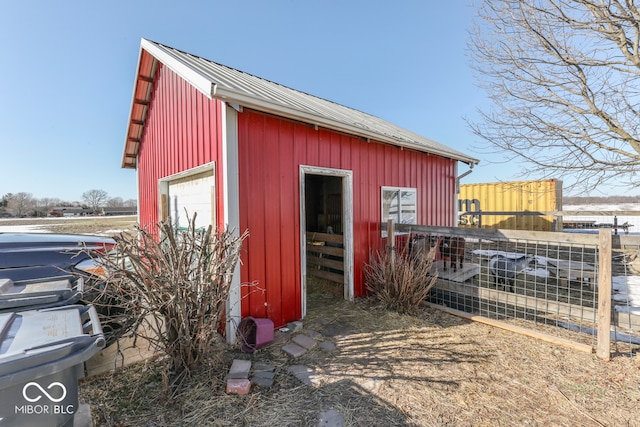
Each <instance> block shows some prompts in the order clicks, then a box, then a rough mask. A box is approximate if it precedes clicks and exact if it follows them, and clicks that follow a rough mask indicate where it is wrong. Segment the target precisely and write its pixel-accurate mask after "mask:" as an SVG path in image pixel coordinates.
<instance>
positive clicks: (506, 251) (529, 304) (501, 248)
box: [394, 225, 640, 354]
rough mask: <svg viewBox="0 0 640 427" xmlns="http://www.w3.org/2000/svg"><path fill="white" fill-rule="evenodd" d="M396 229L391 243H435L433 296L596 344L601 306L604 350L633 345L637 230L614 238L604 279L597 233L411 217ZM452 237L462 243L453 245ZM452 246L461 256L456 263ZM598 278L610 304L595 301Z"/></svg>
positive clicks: (638, 305) (630, 349) (637, 306)
mask: <svg viewBox="0 0 640 427" xmlns="http://www.w3.org/2000/svg"><path fill="white" fill-rule="evenodd" d="M395 230H396V234H395V236H394V242H395V246H397V247H399V246H402V245H407V246H408V247H409V250H410V251H411V252H413V253H418V251H417V250H416V249H417V248H419V247H420V246H423V245H429V246H431V247H433V246H437V253H438V256H437V260H436V262H435V263H434V273H437V274H438V284H437V285H436V287H435V288H434V289H432V291H431V294H430V302H431V303H433V304H437V305H439V306H445V307H447V308H449V309H453V310H458V311H461V312H464V313H469V314H472V315H474V316H481V317H482V318H486V319H492V320H496V321H500V322H502V323H504V324H508V325H511V326H513V327H514V328H515V327H517V328H525V329H527V330H530V331H532V333H535V334H540V335H541V336H543V335H544V336H545V337H555V338H556V339H558V340H562V341H566V342H571V343H574V344H575V345H576V346H583V347H585V348H590V349H596V347H597V346H598V342H597V334H598V326H599V323H600V327H601V328H600V329H601V330H602V325H603V324H604V322H603V320H602V319H603V317H602V316H603V310H606V313H605V314H604V316H608V318H609V319H610V320H611V330H610V338H611V348H610V351H611V352H614V353H623V354H636V353H638V352H639V349H640V301H638V299H640V295H639V293H640V292H639V290H640V285H638V283H640V276H638V275H636V274H639V273H640V259H639V258H640V257H638V247H639V246H638V242H640V240H638V238H639V237H640V236H636V239H635V240H634V239H631V240H629V239H628V238H627V237H631V236H618V237H617V238H616V239H615V240H614V241H613V242H614V243H613V246H614V250H613V252H612V255H611V264H610V271H609V267H608V265H609V264H606V263H605V264H604V265H605V266H607V267H606V269H605V270H606V271H605V275H606V277H608V278H609V279H606V280H603V279H602V278H601V277H599V276H600V274H601V271H600V269H601V265H603V264H602V263H601V260H600V257H601V255H600V254H601V252H602V251H601V247H600V245H601V243H600V242H599V236H598V235H597V234H574V233H552V232H527V231H516V230H496V229H467V228H445V227H426V226H415V225H411V226H409V225H396V228H395ZM454 238H457V239H459V240H456V239H454ZM624 239H626V240H628V241H627V242H624V241H622V240H624ZM452 241H458V242H459V241H462V242H463V243H457V244H455V247H453V246H454V245H452V244H451V242H452ZM460 246H462V248H460ZM452 252H457V256H458V257H459V258H460V259H461V261H460V260H458V262H456V263H455V265H452V264H453V262H452V261H453V260H452V259H451V258H456V254H453V253H452ZM608 253H609V252H607V254H608ZM452 255H453V256H452ZM635 263H637V265H638V272H636V271H634V269H635V267H634V266H635ZM601 284H602V285H601ZM602 286H611V288H610V289H609V290H608V291H611V292H612V297H611V301H610V302H611V304H606V303H603V302H602V300H601V301H599V296H600V295H599V291H600V290H601V289H602ZM599 288H600V289H599ZM605 295H608V294H605ZM608 300H609V299H608V297H607V298H605V301H608ZM605 318H606V317H605ZM600 333H601V334H602V333H607V332H606V331H605V332H600Z"/></svg>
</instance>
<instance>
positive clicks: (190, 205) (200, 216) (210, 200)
mask: <svg viewBox="0 0 640 427" xmlns="http://www.w3.org/2000/svg"><path fill="white" fill-rule="evenodd" d="M168 184H169V185H168V204H169V206H168V208H169V212H168V213H169V215H170V216H171V220H172V222H173V223H174V224H176V225H177V226H178V227H180V228H186V227H188V226H189V220H191V219H193V216H194V214H195V213H197V215H196V222H195V226H196V228H200V227H208V226H209V225H211V224H212V221H213V213H214V210H213V207H214V194H215V193H214V179H213V171H212V170H210V171H206V172H202V173H198V174H194V175H189V176H185V177H181V178H179V179H175V180H171V181H169V182H168Z"/></svg>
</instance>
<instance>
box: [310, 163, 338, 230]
mask: <svg viewBox="0 0 640 427" xmlns="http://www.w3.org/2000/svg"><path fill="white" fill-rule="evenodd" d="M305 183H306V188H305V201H306V206H305V211H306V221H307V231H315V232H320V233H329V234H342V233H343V228H344V227H343V222H342V178H341V177H339V176H327V175H307V177H306V181H305Z"/></svg>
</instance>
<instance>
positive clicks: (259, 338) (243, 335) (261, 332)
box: [238, 316, 274, 353]
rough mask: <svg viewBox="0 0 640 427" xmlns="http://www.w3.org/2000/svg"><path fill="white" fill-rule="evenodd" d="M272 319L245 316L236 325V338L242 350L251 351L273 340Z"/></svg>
mask: <svg viewBox="0 0 640 427" xmlns="http://www.w3.org/2000/svg"><path fill="white" fill-rule="evenodd" d="M273 329H274V328H273V321H271V319H265V318H257V319H256V318H255V317H251V316H249V317H245V318H244V319H242V321H241V322H240V325H239V326H238V339H239V340H240V343H241V344H242V351H244V352H245V353H253V352H254V351H256V350H257V349H259V348H260V347H262V346H264V345H266V344H269V343H270V342H271V341H273Z"/></svg>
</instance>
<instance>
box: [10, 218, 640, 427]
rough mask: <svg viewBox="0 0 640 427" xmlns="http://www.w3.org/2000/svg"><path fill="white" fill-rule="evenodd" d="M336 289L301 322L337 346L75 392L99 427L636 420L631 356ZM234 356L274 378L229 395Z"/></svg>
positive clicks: (269, 351) (227, 358)
mask: <svg viewBox="0 0 640 427" xmlns="http://www.w3.org/2000/svg"><path fill="white" fill-rule="evenodd" d="M0 225H2V224H0ZM340 296H341V290H340V289H335V288H334V287H332V286H331V285H326V284H325V285H323V286H317V287H315V288H310V290H309V301H308V315H307V317H306V319H305V320H304V325H305V329H306V330H307V331H310V330H316V331H318V332H324V333H325V334H327V335H326V336H325V339H326V340H332V341H334V342H335V343H336V344H337V347H338V348H337V350H335V351H333V352H323V351H321V350H319V349H314V350H312V351H310V352H308V353H307V354H306V355H304V356H302V357H301V358H300V359H295V360H294V359H291V358H290V357H288V356H286V354H284V353H283V352H282V351H281V346H282V343H281V342H279V343H276V342H274V343H273V344H271V345H269V346H266V347H263V348H261V349H259V350H258V351H257V352H256V353H254V354H251V355H248V354H244V353H241V352H240V351H239V350H238V349H237V348H229V349H228V350H227V351H226V352H223V353H221V354H220V356H219V357H220V360H218V361H217V362H218V363H213V364H212V365H210V366H216V368H208V370H206V371H202V372H199V373H197V374H195V375H194V376H193V378H192V379H191V380H190V383H189V384H186V385H185V388H184V389H183V391H182V392H181V393H180V394H178V395H177V396H175V397H174V398H173V399H172V400H170V401H166V400H163V397H162V396H163V394H162V376H161V370H160V368H159V366H158V364H156V363H154V361H148V362H146V363H140V364H136V365H133V366H131V367H128V368H125V369H123V370H121V371H119V372H118V373H116V374H115V375H103V376H99V377H94V378H89V379H85V380H82V381H81V384H80V390H79V396H80V397H81V399H84V400H86V401H88V402H90V403H91V409H92V414H93V417H94V423H95V425H96V426H149V427H150V426H177V425H181V426H182V425H184V426H195V425H197V426H199V427H201V426H296V427H297V426H306V425H310V426H314V425H317V424H318V421H317V420H318V415H319V413H320V412H321V411H323V410H327V409H329V408H334V409H337V410H338V411H340V412H341V413H342V414H343V416H344V418H345V421H346V424H347V425H348V426H394V425H397V426H400V425H409V426H522V425H529V426H545V427H546V426H640V417H639V416H638V414H640V361H639V360H638V359H637V358H631V357H621V356H617V357H613V359H612V360H611V361H610V362H602V361H599V360H598V359H596V358H595V356H594V355H591V354H586V353H582V352H577V351H575V350H572V349H568V348H564V347H560V346H557V345H554V344H550V343H546V342H542V341H538V340H535V339H532V338H528V337H524V336H519V335H516V334H513V333H510V332H507V331H504V330H501V329H497V328H494V327H491V326H487V325H484V324H479V323H472V322H469V321H466V320H463V319H460V318H457V317H454V316H451V315H449V314H446V313H443V312H441V311H438V310H434V309H426V308H423V309H421V310H420V311H419V312H418V313H417V314H415V315H400V314H397V313H394V312H390V311H384V310H381V309H380V308H378V307H376V306H373V305H371V304H369V302H368V301H365V300H360V301H356V302H355V303H349V302H345V301H343V300H342V299H341V298H340ZM277 337H278V338H280V337H281V334H278V335H277ZM233 358H243V359H250V360H253V361H266V362H269V363H271V364H273V365H274V366H276V368H277V375H276V381H275V383H274V385H273V386H272V387H270V388H268V389H260V388H259V387H256V386H254V387H253V388H252V391H251V394H249V395H247V396H236V395H227V394H225V392H224V376H225V375H226V374H227V371H228V369H229V366H230V364H231V361H232V360H233ZM291 364H305V365H307V366H309V367H312V368H314V369H315V370H316V373H317V374H318V385H317V386H316V387H309V386H306V385H303V384H302V383H300V382H299V381H298V380H297V379H295V378H294V377H293V376H291V375H289V374H288V373H287V372H286V367H287V366H289V365H291Z"/></svg>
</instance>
